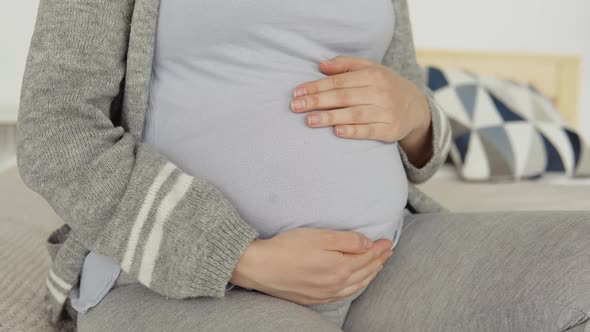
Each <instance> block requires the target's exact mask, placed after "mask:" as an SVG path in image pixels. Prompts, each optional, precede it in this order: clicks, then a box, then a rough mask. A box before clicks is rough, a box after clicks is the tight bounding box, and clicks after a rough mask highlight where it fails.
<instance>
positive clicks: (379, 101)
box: [291, 56, 432, 167]
mask: <svg viewBox="0 0 590 332" xmlns="http://www.w3.org/2000/svg"><path fill="white" fill-rule="evenodd" d="M320 71H321V72H323V73H324V74H326V75H328V76H327V77H325V78H322V79H319V80H315V81H310V82H306V83H303V84H301V85H299V86H297V87H296V88H295V89H294V90H293V96H294V99H293V100H292V102H291V108H292V109H293V111H294V112H297V113H300V112H308V111H313V110H318V112H313V113H310V114H308V115H307V116H306V117H305V121H306V123H307V125H308V126H310V127H313V128H316V127H327V126H334V133H335V134H336V135H337V136H339V137H343V138H355V139H370V140H378V141H383V142H386V143H390V142H396V141H400V145H401V147H402V148H403V149H404V151H405V152H406V154H407V155H408V157H409V159H410V161H411V162H412V163H413V164H414V165H416V166H418V167H420V166H421V164H424V163H425V162H426V161H427V160H429V159H430V157H431V156H432V142H431V141H432V139H431V138H432V126H431V113H430V106H429V103H428V100H427V98H426V96H425V95H424V94H423V93H422V92H421V91H420V90H419V89H418V88H417V87H416V85H414V84H413V83H412V82H410V81H409V80H407V79H405V78H403V77H402V76H400V75H398V74H397V73H396V72H394V71H393V70H391V69H389V68H388V67H386V66H384V65H382V64H379V63H375V62H373V61H371V60H368V59H364V58H355V57H349V56H337V57H335V58H333V59H331V61H329V62H321V63H320Z"/></svg>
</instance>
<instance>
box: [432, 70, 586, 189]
mask: <svg viewBox="0 0 590 332" xmlns="http://www.w3.org/2000/svg"><path fill="white" fill-rule="evenodd" d="M426 72H427V81H428V86H429V88H430V89H431V90H432V91H433V93H434V97H435V99H436V101H437V102H438V103H439V104H440V106H441V108H442V109H443V110H444V112H445V114H446V115H447V117H448V119H449V121H450V123H451V127H452V131H453V144H452V147H451V151H450V156H451V160H452V161H453V164H454V165H455V166H456V168H457V170H458V172H459V174H460V176H461V177H462V178H463V179H464V180H468V181H502V180H520V179H532V178H537V177H540V176H542V175H543V174H546V173H548V172H557V173H563V174H566V175H568V176H571V177H578V176H590V145H588V144H587V143H586V142H584V140H583V139H582V138H581V136H580V135H579V134H578V133H577V132H576V131H575V129H573V128H572V127H570V126H569V125H567V123H566V122H565V120H564V119H563V118H562V117H561V116H560V114H559V113H558V112H557V110H556V109H555V107H554V106H553V104H552V103H551V101H550V100H548V99H547V98H546V97H545V96H543V95H542V94H541V93H539V92H538V91H537V90H536V89H535V88H534V87H531V86H529V85H524V84H519V83H516V82H512V81H507V80H500V79H496V78H490V77H482V76H478V75H475V74H473V73H470V72H467V71H463V70H459V69H442V68H437V67H427V68H426Z"/></svg>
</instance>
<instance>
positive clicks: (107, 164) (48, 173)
mask: <svg viewBox="0 0 590 332" xmlns="http://www.w3.org/2000/svg"><path fill="white" fill-rule="evenodd" d="M393 4H394V8H395V14H396V28H395V34H394V36H393V39H392V42H391V45H390V46H389V48H388V50H387V52H386V54H385V56H384V58H383V61H382V63H383V64H384V65H386V66H388V67H390V68H392V69H394V70H396V71H397V72H398V73H400V74H401V75H402V76H404V77H406V78H408V79H409V80H411V81H412V82H414V83H415V84H416V85H417V86H418V87H419V88H421V89H422V90H423V91H424V93H425V94H426V95H427V96H428V98H429V100H430V109H431V112H432V123H433V132H434V135H433V136H434V141H433V144H434V156H433V157H432V158H431V160H430V161H429V162H428V163H427V164H426V165H425V166H423V167H421V168H419V169H418V168H416V167H414V166H413V165H412V164H411V163H410V162H409V161H408V158H407V156H406V155H405V153H404V152H403V150H401V149H400V153H401V155H402V159H403V163H404V167H405V169H406V172H407V176H408V179H409V180H410V188H409V198H408V207H409V208H410V210H411V211H413V212H415V213H424V212H435V211H443V210H444V208H443V207H441V206H440V205H438V204H437V203H436V202H434V201H433V200H431V199H430V198H429V197H428V196H426V195H424V194H422V193H421V192H420V191H418V190H417V189H416V188H415V187H414V185H413V184H412V183H414V184H415V183H420V182H423V181H426V180H427V179H428V178H430V177H431V176H432V175H433V174H434V172H435V171H436V170H437V169H438V167H439V166H440V165H441V164H442V163H443V161H444V159H445V158H446V154H447V151H448V147H449V145H450V128H449V125H448V122H447V120H446V119H445V118H444V116H443V114H442V112H441V110H440V108H439V107H438V106H437V105H436V103H435V102H434V100H433V99H432V94H431V92H430V91H429V90H428V89H427V88H426V87H425V84H424V78H423V71H422V70H421V68H420V67H419V66H418V65H417V63H416V58H415V57H416V56H415V51H414V45H413V41H412V32H411V27H410V22H409V16H408V8H407V3H406V0H393ZM158 5H159V0H117V1H115V0H40V4H39V9H38V14H37V21H36V24H35V30H34V34H33V36H32V40H31V44H30V50H29V54H28V58H27V63H26V69H25V74H24V78H23V85H22V91H21V103H20V111H19V115H18V123H17V162H18V167H19V171H20V174H21V176H22V178H23V181H24V182H25V183H26V185H27V186H28V187H29V188H31V189H32V190H33V191H35V192H37V193H38V194H39V195H41V196H42V197H43V198H45V199H46V200H47V202H48V203H49V204H50V205H51V207H52V208H53V209H54V210H55V212H56V213H57V214H58V215H59V216H60V217H61V218H62V219H63V221H64V225H63V226H62V227H61V228H59V229H57V230H55V231H54V232H53V233H52V234H51V235H50V236H49V238H48V242H47V246H48V249H49V253H50V256H51V258H52V262H53V263H52V267H51V270H50V271H49V273H48V277H47V282H46V284H47V297H46V298H47V307H48V311H49V319H50V321H51V322H53V323H57V322H60V321H61V320H63V319H65V318H66V316H67V315H64V313H65V310H64V308H65V306H64V304H66V302H67V301H68V300H69V297H68V294H69V292H70V291H71V290H72V289H73V288H74V287H75V286H76V285H77V284H78V281H79V275H80V271H81V267H82V263H83V261H84V258H85V256H86V254H87V253H88V252H89V250H94V251H96V252H98V253H101V254H104V255H109V256H111V257H113V258H115V259H116V260H117V261H118V262H119V263H121V264H122V266H123V269H124V271H125V272H127V273H129V274H130V275H131V276H133V277H134V278H136V279H137V280H139V281H140V282H141V283H142V284H143V285H145V286H146V287H148V288H150V289H152V290H153V291H155V292H158V293H160V294H162V295H164V296H168V297H172V298H187V297H197V296H213V297H223V296H224V292H225V288H226V285H227V283H228V281H229V279H230V278H231V274H232V271H233V269H234V266H235V264H236V262H237V261H238V259H239V257H240V256H241V255H242V253H243V252H244V250H245V249H246V247H247V246H248V245H249V243H250V242H251V241H252V240H254V239H256V238H257V237H258V236H259V234H258V232H257V231H256V230H255V229H254V228H253V227H251V226H250V225H249V224H247V223H246V222H245V221H244V220H243V219H241V217H240V215H239V214H238V213H237V212H236V210H235V208H234V207H233V206H232V205H230V203H229V202H228V200H227V199H226V198H225V197H224V196H223V194H222V193H221V192H220V191H219V190H218V189H217V188H215V187H213V186H212V185H211V184H209V183H207V182H205V181H204V180H203V179H200V178H198V177H193V176H191V175H189V174H187V173H185V172H184V171H183V170H182V169H180V168H179V167H177V166H176V165H174V164H173V163H171V162H170V161H169V160H167V159H166V158H165V157H163V156H162V155H161V154H160V153H158V152H157V151H155V150H154V149H153V148H152V147H151V146H149V145H146V144H144V143H142V142H141V141H140V140H141V135H142V131H143V121H144V113H145V110H146V104H147V97H148V91H149V90H148V85H149V81H150V75H151V65H152V56H153V49H154V40H155V29H156V20H157V13H158Z"/></svg>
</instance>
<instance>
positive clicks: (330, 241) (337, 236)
mask: <svg viewBox="0 0 590 332" xmlns="http://www.w3.org/2000/svg"><path fill="white" fill-rule="evenodd" d="M327 232H329V233H330V235H329V236H327V237H326V239H327V240H326V241H325V242H324V243H322V245H323V247H324V248H325V249H327V250H336V251H341V252H345V253H351V254H356V253H359V254H360V253H363V252H365V251H367V250H368V249H369V248H371V246H372V245H373V241H372V240H371V239H369V238H368V237H366V236H364V235H363V234H361V233H358V232H354V231H337V230H327Z"/></svg>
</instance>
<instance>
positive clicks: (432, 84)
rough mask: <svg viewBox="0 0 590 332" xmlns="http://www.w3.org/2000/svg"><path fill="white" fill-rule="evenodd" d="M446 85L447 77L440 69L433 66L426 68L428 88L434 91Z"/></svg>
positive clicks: (447, 82) (447, 83)
mask: <svg viewBox="0 0 590 332" xmlns="http://www.w3.org/2000/svg"><path fill="white" fill-rule="evenodd" d="M448 85H449V81H447V78H446V77H445V75H444V74H443V73H442V71H440V70H438V69H437V68H434V67H429V68H428V87H429V88H430V90H432V91H436V90H438V89H441V88H444V87H445V86H448Z"/></svg>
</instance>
